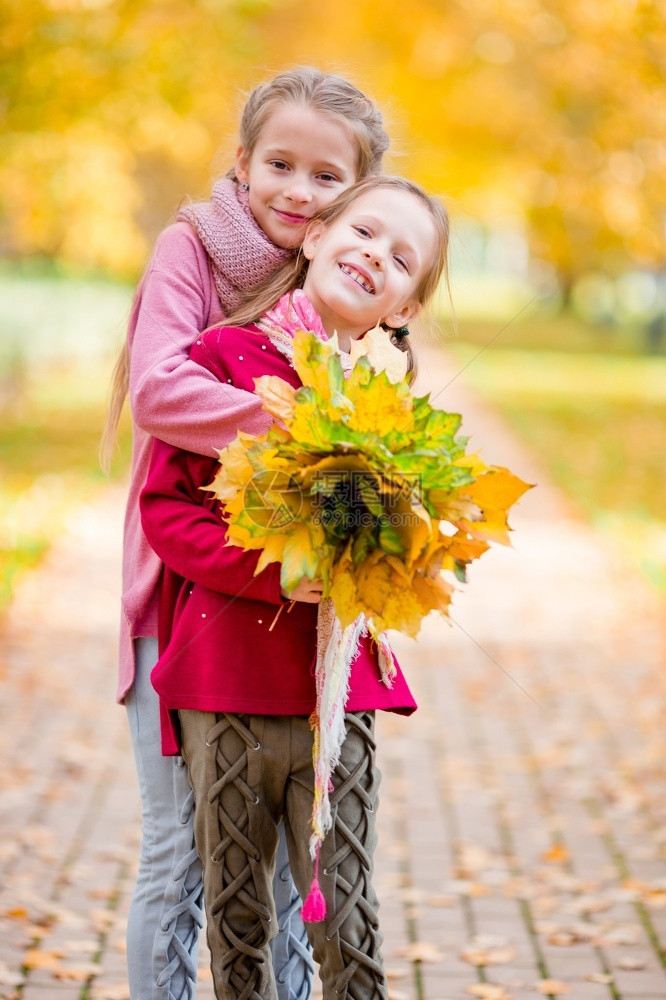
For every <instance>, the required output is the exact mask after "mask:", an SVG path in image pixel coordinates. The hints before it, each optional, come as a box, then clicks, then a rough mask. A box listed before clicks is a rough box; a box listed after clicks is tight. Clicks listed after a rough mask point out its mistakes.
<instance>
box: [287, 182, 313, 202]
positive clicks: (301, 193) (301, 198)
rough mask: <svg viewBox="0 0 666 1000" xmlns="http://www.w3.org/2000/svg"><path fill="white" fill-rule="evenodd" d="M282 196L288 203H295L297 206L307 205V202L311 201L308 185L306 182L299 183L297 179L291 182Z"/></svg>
mask: <svg viewBox="0 0 666 1000" xmlns="http://www.w3.org/2000/svg"><path fill="white" fill-rule="evenodd" d="M284 196H285V198H288V199H289V201H294V202H297V203H298V204H299V205H307V203H308V202H310V201H312V191H311V190H310V185H309V184H308V183H307V182H306V181H301V180H298V179H297V178H294V179H293V180H292V182H291V184H290V185H289V186H288V187H287V189H286V191H285V192H284Z"/></svg>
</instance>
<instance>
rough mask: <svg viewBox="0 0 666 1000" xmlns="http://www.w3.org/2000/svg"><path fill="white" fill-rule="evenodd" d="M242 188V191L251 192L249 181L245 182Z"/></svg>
mask: <svg viewBox="0 0 666 1000" xmlns="http://www.w3.org/2000/svg"><path fill="white" fill-rule="evenodd" d="M240 188H241V191H249V190H250V185H249V184H248V182H247V181H243V182H242V184H241V186H240Z"/></svg>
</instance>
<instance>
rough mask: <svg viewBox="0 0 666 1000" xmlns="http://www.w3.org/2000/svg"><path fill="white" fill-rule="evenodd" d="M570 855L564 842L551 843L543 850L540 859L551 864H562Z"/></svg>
mask: <svg viewBox="0 0 666 1000" xmlns="http://www.w3.org/2000/svg"><path fill="white" fill-rule="evenodd" d="M570 858H571V855H570V853H569V851H568V850H567V848H566V847H565V846H564V844H553V846H552V847H549V848H548V850H547V851H543V853H542V855H541V860H542V861H549V862H551V864H557V865H562V864H564V863H565V862H566V861H569V860H570Z"/></svg>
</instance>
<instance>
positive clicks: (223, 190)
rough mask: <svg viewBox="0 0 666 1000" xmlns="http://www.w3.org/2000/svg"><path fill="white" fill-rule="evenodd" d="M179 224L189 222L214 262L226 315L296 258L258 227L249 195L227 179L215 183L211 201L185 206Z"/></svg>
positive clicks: (217, 284)
mask: <svg viewBox="0 0 666 1000" xmlns="http://www.w3.org/2000/svg"><path fill="white" fill-rule="evenodd" d="M178 220H179V221H180V222H189V224H190V225H191V226H192V227H193V229H194V230H195V231H196V234H197V236H198V237H199V239H200V240H201V243H202V245H203V247H204V250H205V251H206V253H207V254H208V256H209V258H210V261H211V266H212V271H213V279H214V281H215V288H216V289H217V294H218V295H219V297H220V304H221V306H222V312H223V313H224V314H225V315H229V313H230V312H231V311H232V310H233V309H235V308H236V307H237V306H238V305H239V304H240V302H241V300H242V297H243V295H244V294H245V293H247V292H251V291H252V289H253V288H256V287H257V285H258V284H259V283H260V282H261V281H263V280H264V278H268V277H269V275H271V274H273V272H274V271H276V270H277V269H278V267H279V266H280V265H281V264H284V263H285V261H287V260H289V258H290V257H291V251H290V250H284V249H283V248H282V247H278V246H276V245H275V244H274V243H271V241H270V240H269V238H268V237H267V236H266V234H265V233H264V231H263V229H261V228H260V227H259V225H258V223H257V221H256V220H255V218H254V216H253V215H252V212H251V210H250V196H249V193H248V192H247V191H242V190H241V188H240V187H239V185H238V184H236V183H235V182H234V181H232V180H229V179H228V178H224V179H223V180H221V181H218V182H217V183H216V184H215V186H214V187H213V193H212V195H211V199H210V201H206V202H203V203H202V204H199V205H192V204H191V205H185V206H184V207H183V208H181V210H180V211H179V213H178Z"/></svg>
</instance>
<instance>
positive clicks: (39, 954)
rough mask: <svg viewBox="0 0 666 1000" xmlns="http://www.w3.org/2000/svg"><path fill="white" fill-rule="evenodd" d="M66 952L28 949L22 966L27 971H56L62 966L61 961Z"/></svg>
mask: <svg viewBox="0 0 666 1000" xmlns="http://www.w3.org/2000/svg"><path fill="white" fill-rule="evenodd" d="M64 954H65V953H64V952H63V951H59V950H58V949H55V948H54V949H53V950H52V951H41V950H40V949H39V948H28V950H27V951H26V952H25V953H24V955H23V958H22V960H21V965H23V966H24V967H25V968H26V969H55V968H56V967H57V966H58V965H60V959H61V958H63V957H64Z"/></svg>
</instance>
